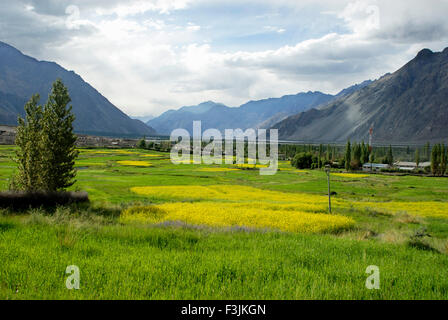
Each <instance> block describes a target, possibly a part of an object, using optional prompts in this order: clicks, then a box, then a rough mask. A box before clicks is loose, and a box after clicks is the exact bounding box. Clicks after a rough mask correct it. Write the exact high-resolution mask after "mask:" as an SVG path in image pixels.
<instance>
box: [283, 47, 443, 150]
mask: <svg viewBox="0 0 448 320" xmlns="http://www.w3.org/2000/svg"><path fill="white" fill-rule="evenodd" d="M447 124H448V48H446V49H445V50H444V51H443V52H439V53H433V52H432V51H431V50H429V49H424V50H422V51H421V52H420V53H419V54H418V55H417V56H416V57H415V58H414V59H413V60H411V61H410V62H409V63H407V64H406V65H405V66H403V67H402V68H401V69H400V70H398V71H397V72H395V73H393V74H387V75H385V76H383V77H382V78H380V79H379V80H377V81H374V82H373V83H371V84H370V85H368V86H366V87H364V88H362V89H360V90H358V91H355V92H353V93H351V94H348V95H345V96H342V97H340V98H338V99H336V100H335V101H332V102H330V103H328V104H327V105H326V106H325V107H320V108H319V109H312V110H308V111H306V112H303V113H300V114H297V115H294V116H292V117H289V118H287V119H285V120H283V121H281V122H280V123H278V124H276V125H275V126H274V128H277V129H279V134H280V138H281V139H285V140H305V141H314V142H318V141H322V142H345V141H346V140H347V139H349V138H350V139H352V140H358V141H359V140H361V139H364V140H367V139H368V131H369V128H370V127H371V126H373V127H374V142H378V143H394V142H395V143H423V142H426V141H431V142H439V141H446V140H447V139H448V125H447Z"/></svg>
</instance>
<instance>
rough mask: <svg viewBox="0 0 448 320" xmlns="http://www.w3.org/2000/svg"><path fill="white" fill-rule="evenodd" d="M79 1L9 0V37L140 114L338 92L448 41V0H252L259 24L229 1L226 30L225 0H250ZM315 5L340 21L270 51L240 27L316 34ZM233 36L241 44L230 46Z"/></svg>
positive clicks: (0, 32) (263, 33)
mask: <svg viewBox="0 0 448 320" xmlns="http://www.w3.org/2000/svg"><path fill="white" fill-rule="evenodd" d="M71 2H73V3H74V4H75V5H78V6H79V9H80V11H79V12H77V11H76V10H75V11H73V10H71V11H70V10H69V12H68V13H66V11H65V10H66V9H67V6H66V7H63V8H62V12H60V11H58V10H55V9H52V8H53V7H50V6H47V7H44V2H40V1H34V2H33V7H32V8H28V9H25V7H24V5H22V6H21V7H20V10H21V11H20V10H19V9H17V10H16V11H14V10H15V9H14V10H13V8H11V7H8V8H7V7H5V6H2V4H0V17H1V18H2V20H3V21H9V22H10V23H7V24H2V23H1V22H0V38H2V39H5V40H8V39H12V41H13V43H12V44H13V45H16V46H18V48H19V49H22V47H21V46H22V45H23V46H24V48H25V49H26V51H27V52H28V53H30V54H37V55H38V58H45V59H46V60H55V61H57V62H58V63H60V64H61V65H63V66H64V67H66V68H67V69H70V70H75V71H76V72H77V73H79V74H80V75H82V77H83V78H84V79H85V80H87V81H88V82H89V83H91V84H92V85H93V86H94V87H95V88H97V89H98V90H99V91H100V92H101V93H103V94H104V95H105V96H106V97H107V98H108V99H110V100H111V101H112V102H113V103H114V104H116V105H117V106H118V107H120V108H122V109H123V111H125V112H127V113H128V114H133V115H145V114H160V113H161V112H163V111H166V110H167V109H169V108H178V107H181V106H183V105H193V104H198V103H200V102H202V101H207V100H214V101H218V102H223V103H225V104H227V105H230V106H238V105H240V104H241V103H244V102H246V101H248V100H251V99H262V98H267V97H273V96H281V95H284V94H291V93H297V92H299V91H308V90H320V91H324V92H329V93H335V92H337V91H339V90H340V89H342V88H344V87H347V86H349V85H351V84H354V83H356V82H361V81H363V80H366V79H371V78H376V77H379V76H381V75H382V74H384V73H386V72H392V71H394V70H396V69H397V68H398V67H400V66H401V65H402V64H404V63H405V62H406V61H407V60H409V59H410V58H412V57H413V56H414V55H415V54H416V53H417V52H418V51H419V50H420V49H421V48H422V47H424V46H429V47H430V48H432V49H434V50H439V49H442V48H443V47H444V46H445V43H444V42H445V41H447V40H448V37H447V34H448V32H447V28H448V22H447V21H446V18H445V16H444V13H445V12H448V7H447V3H446V2H445V1H444V2H441V1H436V0H434V1H431V0H428V1H426V2H425V3H422V2H421V1H417V0H397V1H393V3H392V2H391V1H385V0H366V1H353V2H349V1H343V0H337V1H334V0H331V1H330V0H325V1H324V0H321V1H317V2H316V1H311V0H305V1H300V2H298V1H295V0H278V1H268V0H257V1H255V0H248V1H245V2H244V4H246V5H247V4H251V5H252V6H253V8H254V9H252V10H253V11H254V12H253V16H251V14H252V13H249V14H247V19H248V20H247V21H250V22H251V23H257V24H256V25H255V26H247V25H245V24H244V21H237V20H236V19H234V18H233V17H232V13H231V12H230V11H229V15H230V16H228V17H227V16H226V17H223V16H222V15H220V16H219V17H220V19H224V18H225V20H223V21H218V22H220V23H221V24H220V25H221V26H224V27H222V28H226V30H224V31H226V32H222V31H223V30H219V29H218V30H217V29H216V28H217V27H216V26H217V25H219V24H217V21H216V20H217V18H216V17H217V16H218V13H219V12H220V11H221V9H222V7H223V6H227V7H226V8H227V10H229V9H228V8H229V7H228V6H231V7H232V6H233V7H234V8H238V7H239V6H240V5H242V4H243V3H242V2H241V1H237V0H227V1H224V0H217V1H213V2H210V1H209V0H207V1H204V0H195V1H193V0H173V1H167V0H158V1H156V0H154V1H136V0H133V1H128V2H124V1H118V0H109V1H105V0H93V1H89V2H88V4H85V5H84V4H83V5H81V1H78V4H77V1H75V0H73V1H71ZM27 3H28V2H27ZM58 3H60V2H58ZM67 3H68V2H67ZM262 6H264V7H263V10H261V9H260V10H255V9H256V8H258V7H262ZM17 8H18V6H17ZM266 8H267V9H266ZM285 8H286V9H285ZM193 9H194V10H193ZM189 10H192V11H189ZM235 10H236V9H235ZM282 10H283V11H282ZM307 10H308V11H307ZM311 11H312V12H314V13H315V14H316V16H318V15H321V14H322V12H324V11H325V12H326V13H327V14H328V13H329V14H331V17H334V19H337V21H338V22H337V24H333V25H328V26H326V28H327V32H326V34H325V33H324V34H322V35H319V36H315V37H308V39H307V40H302V39H300V40H297V41H293V40H290V41H289V42H288V43H287V44H285V43H281V42H279V43H278V44H277V45H276V46H275V47H273V48H272V49H269V50H251V49H250V46H249V45H246V43H242V44H241V42H238V41H240V40H239V39H240V36H241V35H242V34H244V33H246V30H243V29H241V30H239V29H238V28H249V27H250V28H253V29H258V32H257V34H256V35H257V36H258V37H259V40H257V41H263V39H264V38H263V37H269V38H266V39H267V40H265V41H271V40H270V39H273V38H283V39H286V38H287V37H291V39H294V38H293V37H294V32H296V29H297V30H300V31H301V32H302V33H306V32H312V31H313V27H314V26H313V25H312V24H307V25H303V24H301V20H300V18H306V15H308V12H311ZM214 12H216V16H215V15H213V13H214ZM285 12H294V16H297V19H296V20H297V21H293V22H294V23H295V24H291V23H292V22H289V24H287V23H286V21H284V20H285V19H284V17H283V15H285ZM168 13H169V15H168ZM237 13H238V12H237V11H235V13H234V14H235V15H236V14H237ZM17 17H22V19H24V20H25V21H27V22H28V25H31V26H35V28H34V32H33V31H29V30H30V28H29V27H27V28H26V29H22V28H19V27H16V26H15V24H14V23H13V22H14V21H15V20H18V18H17ZM328 17H329V18H330V16H328ZM14 19H15V20H14ZM251 19H252V20H251ZM67 23H69V25H68V28H67ZM233 24H235V26H233ZM317 27H318V28H320V29H319V30H321V28H322V26H320V25H319V26H316V28H317ZM234 28H235V29H234ZM227 29H230V30H232V32H234V34H231V33H229V30H227ZM27 30H28V31H27ZM31 30H33V28H31ZM27 32H28V33H27ZM249 33H250V32H249ZM24 34H25V36H24ZM222 34H224V35H225V36H222ZM301 37H305V39H306V34H305V36H303V35H301ZM229 44H230V45H231V46H232V48H235V47H237V48H238V46H241V49H239V50H233V49H231V50H228V49H227V48H226V46H227V45H229ZM243 46H244V49H242V48H243Z"/></svg>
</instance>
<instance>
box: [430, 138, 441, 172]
mask: <svg viewBox="0 0 448 320" xmlns="http://www.w3.org/2000/svg"><path fill="white" fill-rule="evenodd" d="M439 163H440V158H439V146H438V145H435V146H434V147H433V148H432V152H431V172H432V174H433V175H437V174H438V173H439Z"/></svg>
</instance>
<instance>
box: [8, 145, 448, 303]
mask: <svg viewBox="0 0 448 320" xmlns="http://www.w3.org/2000/svg"><path fill="white" fill-rule="evenodd" d="M12 152H13V147H8V146H0V190H7V188H8V179H9V178H10V177H11V176H12V174H13V171H14V168H15V165H14V163H13V162H12V161H11V159H10V157H11V155H12ZM123 161H125V162H123ZM142 161H143V162H144V163H142ZM77 167H78V170H79V171H78V176H77V182H76V184H75V185H74V186H73V187H72V189H73V190H84V191H87V192H88V193H89V197H90V200H91V203H90V204H89V205H79V206H71V207H66V208H62V207H61V208H55V209H51V210H50V209H47V210H44V209H30V210H28V211H24V212H12V211H11V210H6V209H3V210H0V299H276V300H277V299H278V300H283V299H447V298H448V179H446V178H424V177H412V176H401V177H399V176H384V175H371V176H363V175H359V176H346V177H345V176H337V175H333V176H332V191H335V192H336V193H337V194H336V195H335V196H334V197H333V201H334V212H333V214H332V215H328V214H326V212H325V211H326V202H325V201H326V198H325V196H326V192H327V181H326V174H325V173H324V172H321V171H318V170H315V171H297V170H294V169H292V168H291V167H290V165H289V164H288V163H286V162H281V163H280V171H279V172H278V173H277V174H276V175H275V176H261V175H259V171H258V170H239V169H238V168H236V167H234V166H225V165H224V166H216V165H215V166H206V165H200V166H196V165H174V164H172V163H171V162H170V160H169V154H162V153H156V152H149V151H142V150H86V149H84V150H81V154H80V157H79V159H78V161H77ZM226 168H227V169H226ZM235 169H237V170H235ZM135 187H143V188H140V189H141V190H143V191H144V192H136V191H135V190H136V189H132V188H135ZM144 187H146V189H145V188H144ZM148 187H151V188H148ZM167 187H168V188H167ZM201 187H203V188H201ZM131 189H132V190H131ZM167 190H168V191H167ZM169 190H172V191H173V194H172V196H170V194H169V193H167V192H169ZM203 190H209V192H208V191H207V192H204V191H203ZM216 190H218V191H216ZM174 191H176V192H174ZM255 194H257V196H256V197H255V196H254V195H255ZM255 198H257V199H255ZM133 208H137V210H134V211H133ZM151 208H152V209H151ZM170 208H171V209H170ZM173 208H174V209H173ZM176 208H178V209H176ZM197 208H200V209H201V210H202V211H200V212H199V209H197ZM204 208H205V209H204ZM226 208H229V211H230V208H233V209H232V210H234V211H232V212H231V214H230V213H229V216H228V217H227V216H225V217H224V218H222V219H221V217H220V216H218V217H216V214H215V216H214V217H213V218H212V216H213V214H212V213H213V212H215V211H217V212H220V211H219V210H226ZM142 210H143V211H142ZM145 210H146V211H145ZM164 210H166V211H164ZM169 210H171V211H169ZM173 210H174V211H173ZM176 210H178V211H179V212H176ZM192 210H193V211H192ZM195 210H197V211H195ZM137 211H138V212H140V211H142V213H141V214H140V215H138V216H133V213H134V212H137ZM154 212H155V213H154ZM240 213H241V214H244V215H245V216H246V218H245V219H246V220H241V219H239V218H240V217H238V214H240ZM126 214H129V215H128V216H127V215H126ZM286 215H289V216H291V217H292V219H293V221H294V222H296V220H297V221H298V222H300V224H299V226H298V229H297V230H304V231H303V232H302V231H297V232H289V231H284V230H283V229H282V228H284V229H285V230H287V228H288V223H289V222H290V221H292V220H285V221H286V222H285V223H283V222H282V221H283V220H282V219H283V218H284V216H286ZM305 216H306V217H307V219H306V220H303V219H304V218H303V217H305ZM172 217H175V218H172ZM170 219H173V220H170ZM251 219H252V220H251ZM256 219H264V220H263V221H262V222H263V224H262V226H263V227H260V224H259V221H258V220H257V221H254V220H256ZM301 219H302V220H303V221H302V220H301ZM335 219H339V220H341V221H343V222H344V223H343V224H341V225H338V226H336V225H333V223H334V221H335ZM327 220H328V221H327ZM339 220H338V221H339ZM198 221H200V222H201V223H199V222H198ZM240 221H245V222H240ZM288 221H289V222H288ZM280 222H281V223H280ZM324 223H326V224H324ZM317 224H322V228H314V227H315V225H317ZM270 225H272V227H271V228H270V227H269V226H270ZM423 230H424V232H423ZM421 233H426V234H429V235H431V236H430V237H428V236H422V237H419V236H418V234H421ZM69 265H76V266H78V267H79V269H80V276H81V277H80V290H68V289H67V288H66V285H65V282H66V279H67V277H68V275H67V274H66V273H65V270H66V267H67V266H69ZM370 265H375V266H378V267H379V269H380V289H379V290H368V289H367V288H366V286H365V283H366V279H367V277H368V276H369V275H368V274H366V268H367V267H368V266H370Z"/></svg>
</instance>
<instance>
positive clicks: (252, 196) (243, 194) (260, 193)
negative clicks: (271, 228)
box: [131, 185, 339, 210]
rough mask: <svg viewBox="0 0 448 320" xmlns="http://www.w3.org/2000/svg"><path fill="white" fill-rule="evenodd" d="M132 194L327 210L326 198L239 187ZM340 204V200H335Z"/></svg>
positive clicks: (154, 189)
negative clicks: (289, 205)
mask: <svg viewBox="0 0 448 320" xmlns="http://www.w3.org/2000/svg"><path fill="white" fill-rule="evenodd" d="M131 191H132V192H135V193H137V194H139V195H144V196H148V197H150V198H156V199H169V200H196V201H198V200H220V201H251V202H253V201H263V202H282V203H286V204H295V205H302V204H307V205H317V206H319V207H320V208H322V209H321V210H325V208H326V205H327V203H328V198H327V197H326V196H319V195H313V194H305V193H286V192H280V191H272V190H265V189H258V188H254V187H249V186H239V185H211V186H151V187H133V188H131ZM334 202H335V203H338V202H339V200H338V199H334Z"/></svg>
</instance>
